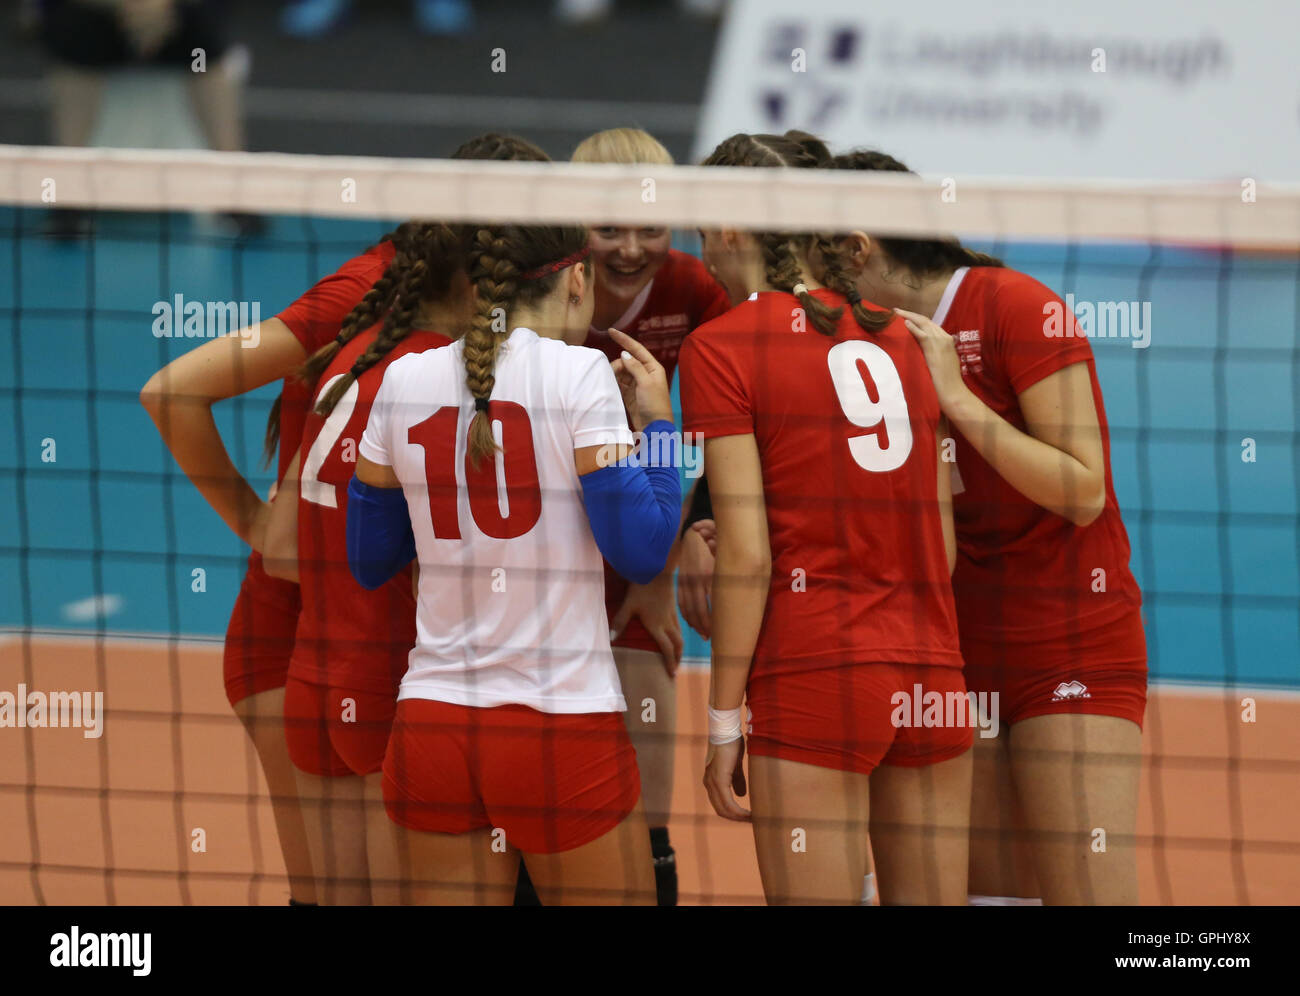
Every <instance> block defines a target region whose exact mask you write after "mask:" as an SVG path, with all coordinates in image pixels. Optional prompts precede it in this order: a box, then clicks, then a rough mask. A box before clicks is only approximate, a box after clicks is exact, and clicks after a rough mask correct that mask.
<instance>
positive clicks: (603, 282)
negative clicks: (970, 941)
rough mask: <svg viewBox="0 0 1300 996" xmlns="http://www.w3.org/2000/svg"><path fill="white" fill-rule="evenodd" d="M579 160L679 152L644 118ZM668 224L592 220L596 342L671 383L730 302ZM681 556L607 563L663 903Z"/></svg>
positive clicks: (667, 900) (669, 890) (639, 160)
mask: <svg viewBox="0 0 1300 996" xmlns="http://www.w3.org/2000/svg"><path fill="white" fill-rule="evenodd" d="M573 161H574V162H575V163H624V164H627V165H638V164H645V165H650V166H655V165H660V166H671V165H672V162H673V158H672V156H671V155H669V153H668V150H667V149H665V148H664V147H663V146H662V145H661V144H660V143H659V142H658V140H656V139H655V138H654V137H653V136H651V135H649V134H647V133H646V132H644V131H641V130H640V129H637V128H613V129H610V130H609V131H602V132H597V133H596V134H594V135H592V136H590V137H589V138H587V139H585V140H583V141H582V142H581V143H579V145H578V147H577V148H576V149H574V150H573ZM671 243H672V232H671V231H669V230H668V229H667V228H663V227H651V228H637V227H631V226H617V225H599V226H597V227H595V228H593V229H592V230H591V241H590V245H591V270H592V273H593V274H594V276H595V284H596V286H595V294H596V304H595V310H594V312H593V314H592V321H591V329H590V331H589V332H588V335H587V341H586V345H588V346H591V347H592V348H594V349H599V350H601V351H602V352H604V353H605V354H606V355H607V356H608V357H609V358H610V359H611V360H613V359H616V358H617V357H618V355H619V353H620V352H621V351H622V348H621V347H620V346H619V345H618V343H617V342H615V341H614V338H613V337H612V336H611V335H610V334H609V329H610V328H611V327H613V328H617V329H620V330H622V331H623V332H625V333H627V334H628V335H630V336H631V337H632V338H633V339H635V340H636V341H637V342H639V343H641V344H642V345H643V346H645V348H646V349H648V350H649V351H650V354H651V355H652V356H653V357H654V358H655V361H656V362H657V363H658V364H659V365H660V366H662V367H663V368H664V373H665V376H666V377H667V378H668V381H669V383H671V382H672V378H673V371H674V370H675V368H676V366H677V354H678V352H679V350H680V349H681V344H682V341H683V340H684V339H685V338H686V336H687V335H689V334H690V332H691V331H692V330H693V329H694V328H696V327H697V326H699V325H702V324H703V323H704V322H707V321H709V320H710V319H711V318H715V317H717V316H718V315H720V314H722V313H723V312H724V311H726V310H727V308H728V307H729V306H730V303H729V301H728V300H727V295H726V292H725V291H724V290H723V289H722V287H721V286H720V285H719V284H718V282H717V281H716V280H714V279H713V278H712V277H711V276H709V274H708V271H706V270H705V268H704V264H703V263H701V262H700V261H699V260H698V259H697V258H696V257H694V256H692V255H690V254H689V253H684V252H678V251H677V250H676V249H673V248H671ZM673 561H674V558H673V557H671V556H670V558H669V562H668V565H667V566H666V567H665V569H664V571H663V572H662V573H661V574H660V575H659V576H658V577H657V578H655V579H654V580H653V581H651V582H650V583H649V584H645V585H640V584H633V583H631V582H629V581H627V580H626V579H624V578H622V577H620V576H619V575H618V573H617V572H616V571H614V570H611V569H610V568H609V565H608V564H606V570H605V608H606V611H607V613H608V615H609V626H610V629H611V630H612V631H613V632H614V634H615V636H614V640H613V645H614V663H615V664H616V665H617V667H618V676H619V680H620V681H621V682H622V686H623V694H624V696H626V698H627V700H628V701H629V702H631V703H632V707H631V708H630V709H628V710H627V712H626V713H624V719H625V720H626V721H627V725H628V733H629V734H630V735H631V737H632V744H633V746H635V747H636V756H637V764H638V766H639V767H640V769H641V791H642V797H643V799H644V801H645V808H646V818H647V819H648V820H649V823H650V843H651V850H652V852H653V854H654V859H655V881H656V883H657V884H658V890H659V905H660V906H675V905H677V862H676V856H675V854H674V852H673V848H672V845H671V843H670V842H669V838H668V816H669V810H670V807H671V802H672V791H673V751H674V749H675V747H676V743H675V734H676V730H677V692H676V685H675V684H674V681H673V676H674V675H675V674H676V672H677V666H678V663H679V662H680V659H681V653H682V633H681V623H680V621H679V620H678V616H677V608H676V603H675V601H674V598H673Z"/></svg>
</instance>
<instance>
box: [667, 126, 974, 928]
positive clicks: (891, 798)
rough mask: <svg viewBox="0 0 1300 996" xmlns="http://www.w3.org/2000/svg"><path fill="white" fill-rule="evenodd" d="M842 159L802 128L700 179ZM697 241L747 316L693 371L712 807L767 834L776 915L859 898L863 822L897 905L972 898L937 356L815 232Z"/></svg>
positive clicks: (734, 314) (687, 408)
mask: <svg viewBox="0 0 1300 996" xmlns="http://www.w3.org/2000/svg"><path fill="white" fill-rule="evenodd" d="M827 158H828V156H827V154H826V151H825V147H824V146H823V145H822V144H821V143H820V142H818V141H817V140H816V139H813V138H812V137H811V136H807V135H803V134H800V133H789V134H787V135H785V136H776V135H735V136H733V137H732V138H730V139H727V140H726V141H725V142H723V143H722V144H721V145H719V146H718V147H717V149H715V150H714V151H713V153H712V154H711V155H710V156H709V157H708V158H707V159H706V160H705V161H704V164H705V165H706V166H713V165H717V166H753V167H774V168H781V167H810V166H817V165H821V164H822V163H823V162H824V160H825V159H827ZM703 239H704V260H705V262H706V264H707V265H708V266H709V268H710V270H711V271H712V272H713V274H714V275H715V276H717V277H718V279H719V280H721V282H722V283H723V284H724V285H725V286H726V287H727V289H728V291H729V292H730V294H731V296H732V297H733V298H741V299H744V298H746V297H747V298H748V300H746V301H745V303H743V304H741V305H739V306H738V307H736V308H734V309H732V310H731V311H730V312H728V313H727V314H726V315H724V316H723V317H721V318H719V319H716V320H715V321H713V322H710V323H708V324H706V325H705V326H703V327H702V328H700V329H698V330H697V331H696V332H695V334H694V335H692V336H691V337H690V338H689V339H688V340H687V341H686V344H685V345H684V346H683V348H682V359H681V363H682V408H683V413H684V417H685V425H686V428H687V429H688V430H693V431H699V432H702V433H703V434H704V436H705V444H704V446H705V467H706V471H707V475H708V480H709V485H710V490H711V492H712V497H713V510H714V518H715V520H716V524H717V572H716V578H715V580H714V587H713V599H714V603H713V682H712V689H711V702H710V710H709V742H710V744H711V748H710V757H709V760H708V762H707V767H706V771H705V777H704V784H705V788H706V790H707V791H708V794H709V799H710V802H711V803H712V804H713V807H714V809H715V810H716V811H717V812H718V813H719V814H720V815H722V816H724V817H727V818H728V819H734V820H745V819H750V818H751V816H752V820H753V829H754V841H755V846H756V849H757V852H758V864H759V871H760V873H761V876H762V880H763V891H764V893H765V895H766V896H767V898H768V901H769V902H771V903H847V904H856V903H859V902H861V901H862V891H863V878H864V876H865V874H866V873H867V871H868V869H869V857H868V820H869V818H871V819H873V820H874V827H875V831H876V832H874V833H872V834H871V838H870V846H871V850H872V851H873V852H874V857H875V865H876V877H877V880H878V884H879V891H880V897H881V901H882V902H883V903H886V904H920V903H930V904H935V903H943V904H955V903H964V902H965V901H966V867H967V829H968V828H967V820H968V816H969V806H970V771H971V767H970V752H969V748H970V744H971V729H970V723H969V718H968V717H967V716H966V714H965V711H964V710H963V709H959V706H964V705H965V703H966V698H965V694H964V693H965V686H964V684H963V682H962V673H961V655H960V653H959V651H958V641H957V625H956V617H955V611H954V608H953V602H952V590H951V587H950V584H949V576H948V575H949V571H950V569H951V565H952V562H953V558H955V556H956V549H955V540H954V539H953V537H952V518H951V508H950V482H949V475H948V469H947V464H945V463H944V461H943V459H942V450H941V441H942V431H941V428H940V412H939V403H938V399H937V398H936V396H935V390H934V386H933V384H932V383H931V381H930V377H929V374H928V372H927V370H926V368H925V361H924V358H923V357H922V356H921V354H920V351H919V350H917V349H916V346H915V344H914V343H913V341H912V339H911V336H910V334H909V333H908V331H907V329H906V328H905V327H904V325H903V323H902V321H900V320H897V319H895V318H894V317H893V316H892V315H891V314H890V313H889V312H885V311H880V310H878V309H875V308H874V306H872V305H868V304H867V303H866V302H865V301H864V300H862V299H861V298H860V297H859V296H858V295H857V294H856V293H854V292H853V288H852V285H851V284H850V283H849V281H848V278H847V277H846V276H845V274H844V273H843V272H842V271H841V270H840V269H839V267H838V264H837V262H836V260H835V258H834V256H833V253H831V252H829V251H827V252H823V253H822V254H821V262H822V264H823V266H822V274H823V277H822V281H821V282H820V283H819V282H818V281H817V280H814V278H813V275H812V273H813V271H812V268H811V266H810V262H809V258H808V257H809V251H810V249H811V248H812V246H813V242H814V240H813V238H812V237H810V236H806V235H802V236H801V235H797V234H792V233H789V232H770V233H753V234H751V233H748V232H742V231H736V230H729V229H723V230H720V231H706V232H704V233H703ZM824 284H825V285H828V286H823V285H824ZM745 699H748V706H749V709H750V710H751V712H752V727H751V729H750V739H749V749H750V762H749V776H750V777H749V783H750V785H752V806H753V809H752V813H750V812H746V811H745V810H744V809H742V808H741V807H740V806H739V805H738V804H737V802H736V800H735V798H734V796H733V791H734V792H737V793H739V794H744V791H745V779H744V775H743V773H742V770H741V760H742V757H743V753H744V739H743V731H742V721H741V709H742V704H743V700H745ZM936 700H937V701H938V702H939V703H940V704H943V705H946V706H947V708H946V709H944V708H940V709H939V710H937V711H936V710H935V709H934V702H935V701H936Z"/></svg>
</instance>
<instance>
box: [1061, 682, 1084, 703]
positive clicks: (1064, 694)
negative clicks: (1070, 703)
mask: <svg viewBox="0 0 1300 996" xmlns="http://www.w3.org/2000/svg"><path fill="white" fill-rule="evenodd" d="M1090 698H1092V696H1091V695H1089V694H1088V686H1087V685H1081V684H1079V682H1077V681H1063V682H1061V683H1060V684H1059V685H1057V686H1056V690H1055V691H1054V692H1052V701H1053V702H1064V701H1065V700H1066V699H1090Z"/></svg>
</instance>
